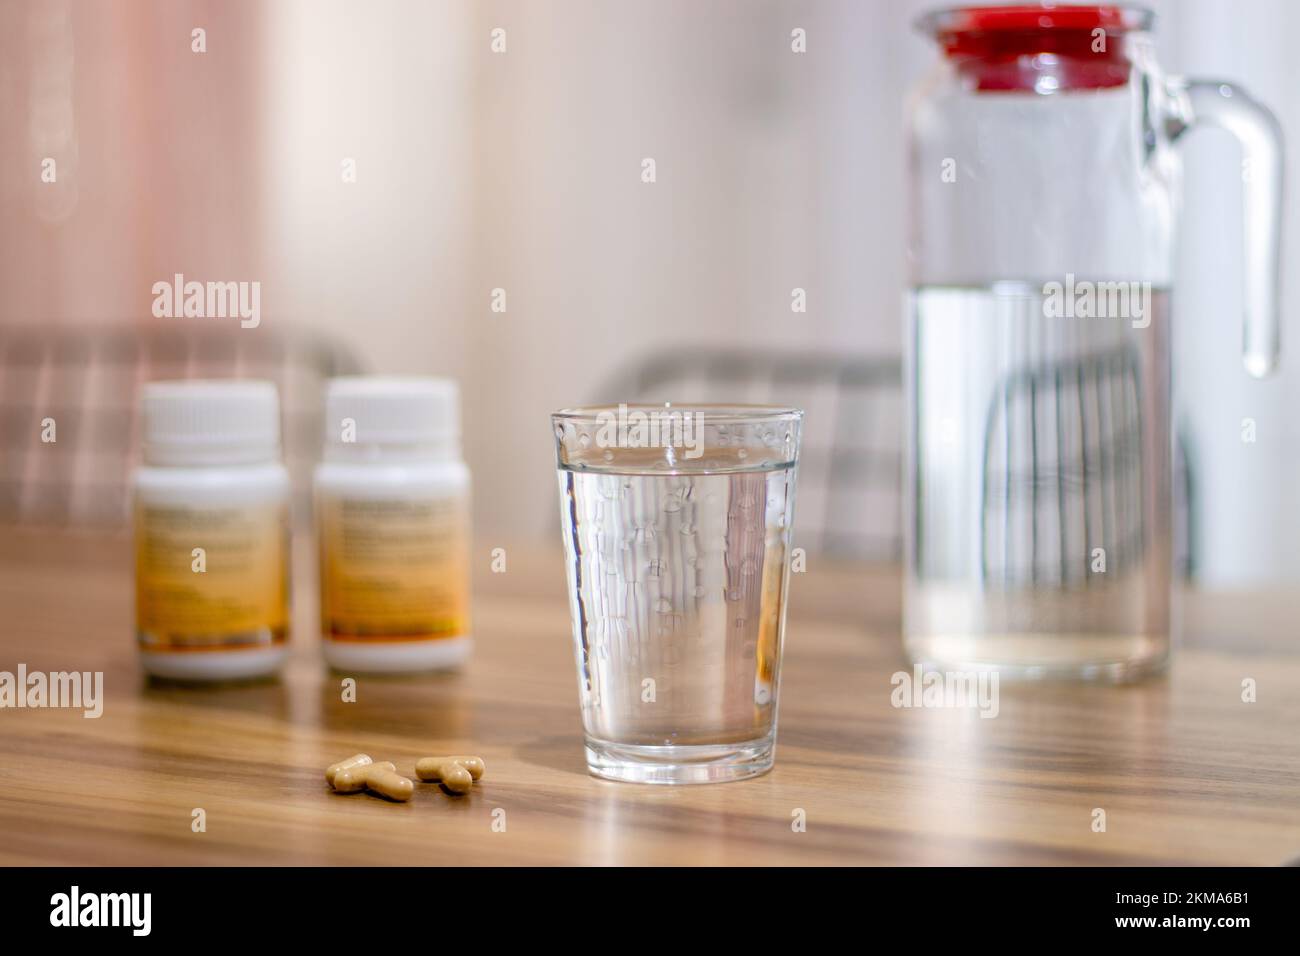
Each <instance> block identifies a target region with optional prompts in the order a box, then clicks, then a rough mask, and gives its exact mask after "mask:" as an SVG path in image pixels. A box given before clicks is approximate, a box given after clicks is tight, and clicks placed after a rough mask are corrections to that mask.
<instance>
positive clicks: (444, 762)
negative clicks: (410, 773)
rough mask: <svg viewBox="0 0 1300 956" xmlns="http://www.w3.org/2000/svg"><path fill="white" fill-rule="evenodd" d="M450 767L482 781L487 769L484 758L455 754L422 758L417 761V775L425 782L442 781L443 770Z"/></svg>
mask: <svg viewBox="0 0 1300 956" xmlns="http://www.w3.org/2000/svg"><path fill="white" fill-rule="evenodd" d="M448 765H452V766H460V767H462V768H464V769H465V770H467V771H468V772H469V775H470V776H471V777H472V778H473V779H475V780H478V779H481V778H482V776H483V771H484V770H486V769H487V768H486V767H485V766H484V764H483V758H482V757H475V756H473V755H471V754H453V755H452V756H449V757H421V758H420V759H419V760H418V761H416V764H415V775H416V776H417V777H419V778H420V779H421V780H424V781H440V780H442V779H443V777H442V774H443V768H444V767H447V766H448Z"/></svg>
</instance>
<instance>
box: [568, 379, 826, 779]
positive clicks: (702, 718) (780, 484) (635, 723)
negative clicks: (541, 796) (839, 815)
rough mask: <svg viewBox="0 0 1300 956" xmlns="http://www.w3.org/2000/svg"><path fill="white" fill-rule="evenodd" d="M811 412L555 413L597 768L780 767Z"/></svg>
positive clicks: (585, 700)
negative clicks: (800, 471)
mask: <svg viewBox="0 0 1300 956" xmlns="http://www.w3.org/2000/svg"><path fill="white" fill-rule="evenodd" d="M802 418H803V413H802V412H801V411H799V410H798V409H794V408H783V407H775V406H765V405H725V406H724V405H611V406H599V407H597V406H593V407H586V408H572V409H565V410H563V411H560V412H557V413H555V414H554V415H553V416H552V417H551V420H552V423H553V425H554V432H555V451H556V462H557V477H558V481H559V491H560V520H561V526H562V529H563V536H564V552H565V559H566V561H565V567H566V572H567V575H568V582H569V606H570V610H571V612H572V620H573V644H574V654H575V658H576V661H577V667H578V693H579V700H580V703H581V707H582V723H583V730H584V732H585V737H586V755H587V766H588V768H589V769H590V771H591V772H592V773H593V774H595V775H596V776H599V777H605V778H608V779H611V780H623V781H632V782H637V783H714V782H720V781H727V780H740V779H743V778H745V777H752V776H755V775H757V774H761V773H764V772H765V771H767V770H769V769H771V767H772V760H773V755H774V752H775V741H776V716H777V696H778V690H779V686H780V676H781V644H782V636H783V632H784V630H785V607H786V593H787V585H788V581H789V574H790V560H789V559H790V529H791V525H792V522H793V520H794V490H795V472H796V463H797V458H798V450H799V429H800V423H801V420H802Z"/></svg>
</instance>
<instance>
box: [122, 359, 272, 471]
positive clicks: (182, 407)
mask: <svg viewBox="0 0 1300 956" xmlns="http://www.w3.org/2000/svg"><path fill="white" fill-rule="evenodd" d="M140 404H141V408H142V410H143V415H144V460H145V462H146V463H148V464H151V465H234V464H255V463H258V462H265V461H275V460H278V459H279V457H280V399H279V395H278V394H277V393H276V390H275V386H274V385H272V384H271V383H270V382H256V381H242V380H232V379H222V380H217V379H211V380H209V379H191V380H188V381H177V382H148V383H146V384H145V386H144V388H143V390H142V392H141V402H140Z"/></svg>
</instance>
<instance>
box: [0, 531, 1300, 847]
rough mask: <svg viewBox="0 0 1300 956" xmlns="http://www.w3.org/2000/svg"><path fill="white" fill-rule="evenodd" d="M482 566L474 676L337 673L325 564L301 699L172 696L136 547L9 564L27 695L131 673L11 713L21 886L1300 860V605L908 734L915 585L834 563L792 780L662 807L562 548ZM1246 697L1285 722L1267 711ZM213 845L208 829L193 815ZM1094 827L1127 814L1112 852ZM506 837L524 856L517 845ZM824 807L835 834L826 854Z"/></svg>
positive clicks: (55, 549)
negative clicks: (511, 872)
mask: <svg viewBox="0 0 1300 956" xmlns="http://www.w3.org/2000/svg"><path fill="white" fill-rule="evenodd" d="M499 544H500V542H482V543H481V547H480V548H479V549H478V557H479V558H481V560H478V561H477V562H476V564H477V567H476V569H475V573H476V595H475V607H474V613H475V633H476V637H477V641H478V646H477V650H476V654H475V657H474V659H473V661H472V663H471V664H470V665H469V667H468V668H467V669H466V670H465V671H463V672H462V673H459V674H454V675H445V676H435V677H409V678H406V677H403V678H362V679H361V680H360V681H359V687H358V699H357V701H356V702H355V703H344V702H343V701H342V700H341V694H340V686H339V681H340V677H339V675H335V674H331V673H329V672H328V671H326V669H325V668H324V667H323V666H322V665H321V664H320V663H319V661H318V658H317V656H316V648H315V646H314V641H315V639H314V637H313V634H314V631H315V626H316V611H315V607H314V591H313V585H314V582H313V580H312V579H313V578H314V575H313V574H312V573H311V560H310V553H309V548H310V543H309V542H300V543H299V548H298V551H299V553H298V554H297V558H298V561H297V564H296V570H297V571H298V572H299V573H298V574H297V578H296V581H297V587H296V594H295V623H294V631H295V633H294V645H295V653H294V657H293V660H292V662H291V665H290V667H289V669H288V671H287V673H286V675H285V677H284V678H283V679H281V680H279V681H272V682H263V683H254V684H242V685H225V686H217V687H209V688H192V687H182V686H176V685H166V684H158V683H153V682H150V681H148V680H146V679H145V678H144V677H143V676H142V675H141V674H140V672H139V669H138V666H137V663H136V660H135V656H134V655H135V649H134V644H133V641H132V619H131V615H132V607H131V602H132V591H131V562H130V543H129V541H128V540H127V539H126V538H124V537H102V538H96V537H78V536H50V535H41V534H36V533H26V532H24V533H21V534H19V533H14V532H5V533H4V534H3V536H2V537H0V670H8V671H15V670H16V669H17V665H18V664H19V663H25V664H26V665H27V666H28V668H29V669H30V670H42V671H51V670H74V669H75V670H82V671H85V670H91V671H97V670H102V671H104V672H105V684H106V687H105V698H106V701H105V706H104V713H103V716H102V717H101V718H100V719H97V720H94V719H86V718H84V717H83V716H82V714H81V712H80V711H74V710H30V709H23V710H16V709H5V710H0V862H3V863H5V864H195V865H225V864H349V863H391V864H433V865H443V864H447V865H465V864H780V865H797V864H874V863H907V864H1065V863H1076V864H1107V863H1110V864H1129V863H1152V864H1280V863H1285V862H1288V861H1291V860H1294V859H1295V858H1296V857H1300V655H1298V654H1297V649H1298V646H1300V640H1298V638H1297V620H1298V619H1300V613H1297V612H1300V601H1298V600H1297V596H1296V595H1285V594H1272V595H1269V594H1264V595H1242V596H1233V597H1222V596H1215V597H1211V596H1207V595H1200V594H1195V593H1192V594H1188V595H1186V596H1185V597H1184V600H1183V602H1182V603H1183V612H1184V617H1185V621H1186V624H1185V635H1184V639H1183V641H1182V646H1181V647H1180V648H1179V651H1178V653H1177V656H1176V659H1175V663H1174V666H1173V668H1172V669H1171V671H1170V673H1169V674H1168V675H1167V676H1166V677H1163V678H1160V679H1157V680H1154V681H1150V682H1148V683H1145V684H1141V685H1137V686H1127V687H1107V686H1080V685H1068V684H1038V685H1009V684H1006V683H1004V684H1003V685H1002V688H1001V691H1002V692H1001V704H1000V712H999V714H998V716H997V717H996V718H995V719H991V720H986V719H980V718H979V717H978V716H976V714H975V713H973V712H971V711H964V710H963V711H957V710H943V709H929V710H927V709H896V708H894V707H893V706H891V703H890V690H891V686H890V676H891V675H892V674H893V673H894V672H895V671H897V670H899V669H902V668H905V667H906V665H905V664H904V662H903V660H902V657H901V653H900V650H899V635H898V630H899V597H898V585H899V578H898V572H897V570H896V569H891V568H880V567H875V568H873V567H854V566H847V565H842V564H835V563H832V562H829V561H819V560H818V559H816V558H815V557H814V558H812V559H810V562H809V568H808V571H807V572H806V573H804V574H800V575H795V576H794V578H793V582H792V584H793V589H794V590H793V598H792V606H791V614H790V620H789V625H788V629H787V635H786V662H785V673H784V678H783V685H782V699H781V720H780V732H779V745H778V752H777V763H776V768H775V769H774V770H773V772H772V773H770V774H767V775H765V776H763V777H760V778H757V779H754V780H749V781H744V782H740V783H731V784H719V785H712V786H693V787H675V788H669V787H650V786H637V785H629V784H617V783H610V782H605V781H601V780H598V779H595V778H593V777H591V776H589V775H588V774H587V773H586V770H585V765H584V763H583V759H582V747H581V734H580V725H579V716H578V707H577V689H576V679H575V675H574V670H573V668H574V664H573V655H572V651H571V647H570V631H569V621H568V605H567V601H566V598H565V590H564V579H563V570H562V565H561V562H560V545H559V542H558V541H556V542H553V543H552V542H539V543H535V544H532V545H522V544H521V545H518V546H515V547H507V555H508V571H507V573H505V574H490V573H488V567H489V560H490V558H489V554H490V550H491V548H492V547H495V546H498V545H499ZM1245 678H1253V679H1254V680H1256V681H1257V684H1258V700H1257V702H1255V703H1249V704H1248V703H1243V701H1242V699H1241V686H1242V681H1243V679H1245ZM356 751H365V752H367V753H370V754H371V755H373V756H374V757H375V758H376V759H387V760H392V761H394V762H395V763H396V764H397V766H398V769H399V771H403V772H405V773H407V774H408V775H410V774H411V773H412V765H413V763H414V760H415V758H417V757H419V756H423V755H425V754H429V753H435V752H443V753H446V752H458V753H478V754H481V755H482V756H483V757H484V758H485V759H486V761H487V766H488V772H487V776H486V777H485V778H484V780H483V782H482V783H481V784H480V785H479V786H476V787H475V789H474V792H473V794H472V795H471V796H469V797H466V798H462V799H454V798H451V797H448V796H445V795H443V794H442V793H441V792H439V791H438V790H437V789H436V788H434V787H433V786H431V785H421V786H420V787H419V789H418V790H417V792H416V795H415V798H414V799H413V800H412V801H411V802H410V803H409V804H392V803H387V802H384V801H381V800H379V799H376V798H373V797H369V796H364V795H362V796H346V797H345V796H339V795H336V794H332V793H330V792H329V790H328V788H327V786H326V784H325V782H324V780H323V777H322V771H323V769H324V767H325V766H326V765H327V764H329V763H331V762H332V761H335V760H338V759H340V758H342V757H345V756H348V755H349V754H352V753H354V752H356ZM195 808H202V809H203V810H204V811H205V813H206V820H207V830H206V832H204V833H194V832H192V830H191V820H192V811H193V810H194V809H195ZM1094 808H1103V809H1104V810H1105V811H1106V815H1107V816H1106V820H1107V827H1106V831H1105V832H1104V833H1097V832H1093V829H1092V825H1091V824H1092V820H1093V810H1094ZM498 809H499V810H503V811H504V821H505V830H504V832H499V830H494V828H493V825H492V824H493V821H494V820H500V819H502V815H501V814H494V811H496V810H498ZM797 810H802V811H804V814H805V815H806V821H807V826H806V831H804V832H796V830H795V829H794V828H793V827H792V821H793V819H794V815H795V813H796V811H797Z"/></svg>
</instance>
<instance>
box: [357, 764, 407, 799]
mask: <svg viewBox="0 0 1300 956" xmlns="http://www.w3.org/2000/svg"><path fill="white" fill-rule="evenodd" d="M391 766H392V764H389V767H391ZM366 789H367V790H369V791H370V792H371V793H377V794H379V795H380V796H383V797H387V798H388V799H389V800H398V801H406V800H410V799H411V794H413V793H415V784H413V783H412V782H411V781H410V780H409V779H407V778H406V777H403V776H402V775H401V774H399V773H397V772H395V771H394V770H390V769H389V768H388V767H378V768H376V769H373V770H370V771H368V772H367V773H366Z"/></svg>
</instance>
